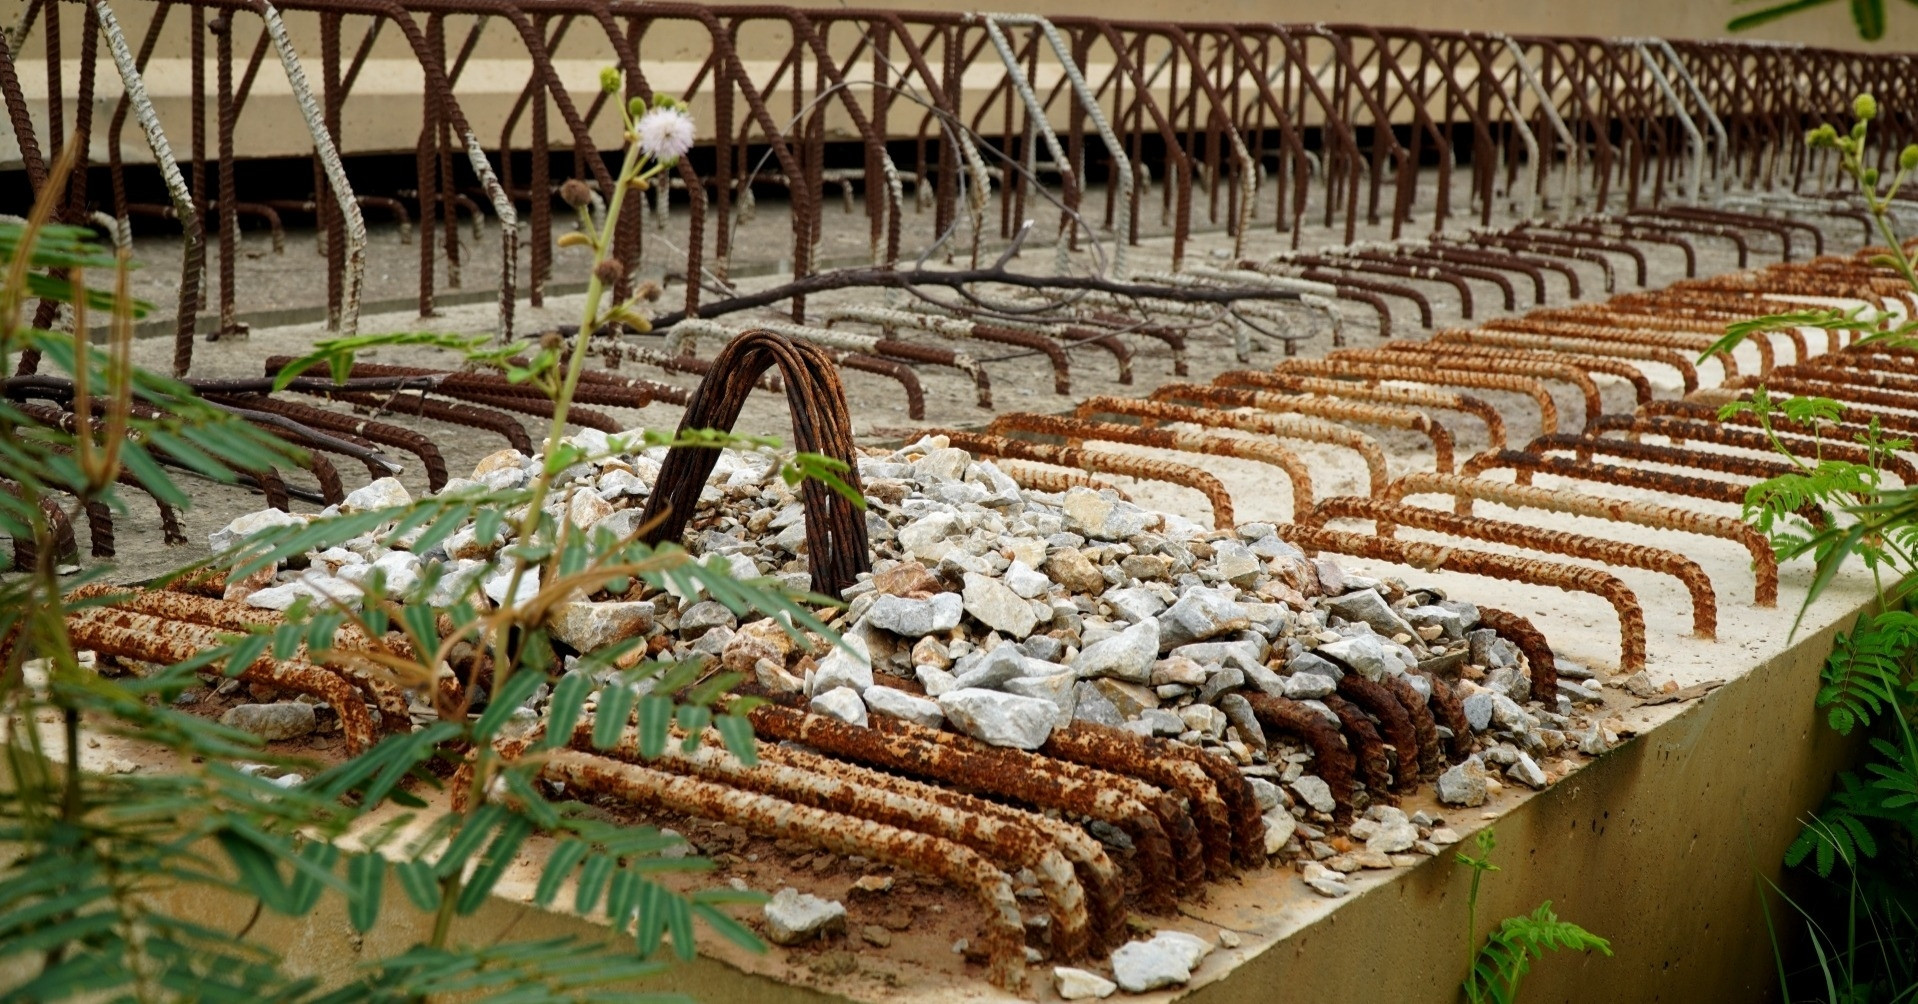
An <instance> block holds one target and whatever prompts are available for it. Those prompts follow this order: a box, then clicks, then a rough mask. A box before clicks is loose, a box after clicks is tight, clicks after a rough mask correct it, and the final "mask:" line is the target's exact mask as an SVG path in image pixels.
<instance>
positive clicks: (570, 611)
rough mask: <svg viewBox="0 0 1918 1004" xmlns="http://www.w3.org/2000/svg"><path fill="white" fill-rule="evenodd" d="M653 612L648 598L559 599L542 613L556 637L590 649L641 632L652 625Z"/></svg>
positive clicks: (577, 648) (580, 649) (582, 648)
mask: <svg viewBox="0 0 1918 1004" xmlns="http://www.w3.org/2000/svg"><path fill="white" fill-rule="evenodd" d="M653 613H654V610H653V601H651V600H621V601H616V602H611V603H591V602H587V601H577V602H573V603H560V604H557V605H555V606H554V607H553V610H552V612H551V613H549V614H547V615H546V627H547V629H548V630H550V631H551V632H552V633H553V637H554V638H556V639H558V640H559V641H561V642H564V643H565V644H567V645H571V646H572V647H573V648H574V649H576V650H578V651H581V652H591V651H594V650H596V649H601V648H605V647H606V646H608V645H611V644H613V643H614V642H619V641H624V640H626V639H628V638H631V637H634V636H635V635H641V634H645V633H646V631H647V630H648V629H650V628H651V627H652V626H653Z"/></svg>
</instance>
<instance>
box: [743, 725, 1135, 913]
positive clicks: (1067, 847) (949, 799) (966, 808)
mask: <svg viewBox="0 0 1918 1004" xmlns="http://www.w3.org/2000/svg"><path fill="white" fill-rule="evenodd" d="M759 759H760V762H761V763H773V764H782V765H785V766H789V767H796V768H799V769H803V770H808V771H811V772H813V773H816V774H820V775H823V776H825V777H829V778H844V779H846V780H847V782H849V783H852V784H861V785H866V786H868V787H871V788H875V789H878V790H881V791H886V792H891V793H894V794H896V795H898V796H900V797H904V798H909V799H913V800H916V801H920V802H925V803H929V804H932V805H939V806H945V807H947V808H950V809H952V810H954V811H956V812H959V813H962V814H966V815H968V816H985V817H990V818H993V819H996V820H999V821H1000V822H1002V823H1003V824H1005V825H1008V826H1011V827H1014V828H1018V829H1025V830H1030V831H1033V832H1034V833H1036V834H1038V836H1039V838H1040V839H1041V840H1043V841H1045V842H1046V844H1047V845H1049V846H1050V847H1052V848H1056V849H1057V850H1058V852H1059V853H1061V854H1063V855H1065V858H1066V860H1067V861H1069V862H1071V863H1072V869H1073V873H1074V874H1075V875H1076V876H1077V878H1078V881H1079V885H1080V887H1081V888H1082V889H1083V890H1084V893H1085V899H1086V912H1087V914H1088V917H1089V919H1090V923H1091V925H1092V927H1091V930H1090V931H1089V932H1088V935H1089V938H1088V941H1087V944H1086V948H1087V949H1088V950H1091V951H1100V950H1103V949H1108V948H1115V947H1117V946H1118V945H1119V944H1121V943H1123V942H1124V940H1125V919H1126V910H1125V883H1124V882H1123V880H1122V879H1121V877H1120V875H1119V869H1118V867H1117V866H1116V865H1114V864H1113V863H1112V860H1111V859H1110V858H1109V857H1107V856H1106V852H1105V848H1103V847H1101V846H1100V844H1099V842H1098V841H1097V840H1094V839H1093V838H1092V837H1091V836H1090V835H1089V834H1087V833H1086V831H1085V830H1083V829H1081V828H1080V827H1078V826H1075V825H1073V824H1072V823H1069V822H1066V821H1063V820H1059V819H1054V818H1052V817H1050V816H1047V815H1044V814H1043V813H1039V812H1031V811H1027V810H1025V809H1020V808H1015V807H1013V806H1009V805H1001V804H1000V803H998V802H994V801H991V800H989V799H984V798H979V797H977V796H974V795H968V794H965V793H963V792H958V791H951V790H948V789H946V788H941V787H939V786H938V785H935V784H927V783H925V782H923V781H915V780H913V779H911V778H906V777H900V776H898V775H896V774H890V773H887V772H885V771H882V770H874V769H872V768H870V767H861V766H859V765H857V764H851V763H847V762H845V761H843V760H836V759H834V758H832V757H830V756H825V755H822V754H819V753H813V752H810V751H807V750H803V749H798V748H795V747H792V746H785V745H777V744H772V743H760V744H759ZM974 849H975V850H977V849H978V848H977V847H975V848H974ZM1064 947H1065V946H1063V945H1062V944H1060V942H1059V940H1058V939H1057V938H1056V937H1055V939H1054V942H1053V948H1054V949H1055V950H1061V951H1063V950H1064Z"/></svg>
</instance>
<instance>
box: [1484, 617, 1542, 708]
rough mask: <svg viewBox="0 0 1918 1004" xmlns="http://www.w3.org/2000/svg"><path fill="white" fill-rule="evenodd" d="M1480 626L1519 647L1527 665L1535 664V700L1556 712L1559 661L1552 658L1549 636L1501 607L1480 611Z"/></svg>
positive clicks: (1533, 696) (1533, 697)
mask: <svg viewBox="0 0 1918 1004" xmlns="http://www.w3.org/2000/svg"><path fill="white" fill-rule="evenodd" d="M1478 622H1479V623H1480V624H1483V625H1485V626H1486V627H1488V628H1491V629H1492V630H1493V631H1495V632H1497V633H1498V636H1499V637H1501V638H1504V639H1505V640H1506V641H1509V642H1511V643H1512V644H1514V645H1517V646H1518V650H1519V651H1520V652H1521V653H1523V654H1524V656H1525V661H1526V662H1528V663H1530V664H1531V668H1532V700H1534V701H1537V702H1539V703H1540V704H1543V705H1545V706H1546V707H1548V708H1556V707H1557V706H1558V660H1557V659H1556V658H1555V657H1554V656H1553V655H1552V646H1551V645H1550V644H1548V643H1547V642H1546V641H1545V635H1544V634H1543V633H1542V632H1540V631H1539V629H1538V628H1537V627H1535V626H1533V624H1532V622H1531V621H1529V620H1527V619H1525V618H1524V617H1521V616H1519V615H1518V614H1515V613H1510V612H1508V611H1505V610H1500V609H1498V608H1497V607H1484V606H1482V607H1479V608H1478Z"/></svg>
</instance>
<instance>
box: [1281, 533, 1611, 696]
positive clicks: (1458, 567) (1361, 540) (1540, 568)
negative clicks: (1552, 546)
mask: <svg viewBox="0 0 1918 1004" xmlns="http://www.w3.org/2000/svg"><path fill="white" fill-rule="evenodd" d="M1279 536H1281V537H1284V538H1285V539H1286V540H1287V541H1289V542H1290V543H1292V544H1293V545H1295V546H1297V547H1300V548H1303V549H1305V550H1307V551H1308V552H1309V551H1331V552H1334V553H1336V554H1347V555H1351V556H1353V557H1355V558H1369V559H1371V560H1374V561H1390V562H1393V563H1395V564H1400V565H1409V566H1411V567H1413V568H1418V569H1422V570H1425V571H1450V572H1460V573H1464V574H1466V575H1483V576H1489V577H1491V578H1501V579H1508V580H1512V581H1516V582H1524V583H1528V584H1530V585H1535V586H1550V587H1552V588H1554V589H1563V590H1566V591H1568V592H1583V593H1591V594H1592V595H1594V596H1597V597H1599V598H1600V599H1603V600H1605V601H1606V602H1607V603H1609V604H1611V606H1612V609H1613V610H1614V611H1615V612H1616V613H1617V614H1618V624H1619V666H1620V670H1621V671H1622V672H1625V673H1636V672H1638V671H1639V670H1640V669H1643V668H1644V667H1645V613H1644V610H1643V609H1642V608H1640V607H1639V605H1638V597H1637V596H1635V595H1633V593H1632V591H1631V588H1630V587H1628V586H1626V585H1625V583H1623V582H1621V581H1619V579H1618V577H1617V576H1614V575H1612V574H1610V573H1609V572H1604V571H1600V570H1599V569H1595V568H1582V567H1579V566H1576V565H1565V564H1560V563H1558V562H1550V561H1539V560H1537V559H1534V558H1515V557H1510V556H1507V555H1502V554H1489V553H1486V552H1483V551H1469V550H1465V549H1463V548H1456V547H1440V546H1438V545H1435V544H1423V543H1418V542H1414V541H1402V540H1393V539H1390V538H1386V537H1372V536H1367V535H1364V534H1357V533H1342V532H1340V531H1337V530H1323V529H1317V528H1313V527H1306V526H1300V525H1297V524H1285V525H1282V526H1280V527H1279Z"/></svg>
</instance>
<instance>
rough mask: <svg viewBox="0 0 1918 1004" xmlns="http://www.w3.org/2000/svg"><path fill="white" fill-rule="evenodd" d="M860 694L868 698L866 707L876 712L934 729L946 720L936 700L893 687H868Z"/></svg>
mask: <svg viewBox="0 0 1918 1004" xmlns="http://www.w3.org/2000/svg"><path fill="white" fill-rule="evenodd" d="M860 696H861V697H863V698H865V699H866V707H867V708H869V709H871V710H872V712H873V713H874V714H880V715H885V716H886V717H888V718H897V719H900V720H901V721H907V722H912V723H913V724H915V725H924V726H926V727H927V728H932V729H936V728H938V727H939V726H941V725H943V724H945V721H946V716H945V713H944V712H942V711H940V710H939V705H938V704H937V703H936V702H934V701H928V700H926V699H925V698H923V697H918V696H916V695H913V694H908V693H906V692H905V691H903V690H898V689H895V688H893V687H868V688H866V692H865V693H864V694H861V695H860Z"/></svg>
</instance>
